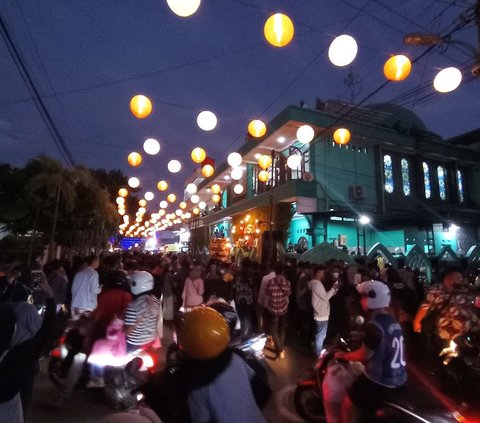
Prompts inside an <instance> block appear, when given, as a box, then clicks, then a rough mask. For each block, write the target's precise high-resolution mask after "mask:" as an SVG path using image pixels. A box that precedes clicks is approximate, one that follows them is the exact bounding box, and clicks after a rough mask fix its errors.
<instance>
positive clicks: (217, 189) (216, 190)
mask: <svg viewBox="0 0 480 423" xmlns="http://www.w3.org/2000/svg"><path fill="white" fill-rule="evenodd" d="M210 190H211V191H212V192H213V193H214V194H220V191H221V190H222V189H221V188H220V185H218V184H213V185H212V188H210Z"/></svg>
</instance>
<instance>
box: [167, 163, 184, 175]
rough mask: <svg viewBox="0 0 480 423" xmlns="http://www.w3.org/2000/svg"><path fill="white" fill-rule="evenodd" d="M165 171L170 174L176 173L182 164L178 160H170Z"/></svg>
mask: <svg viewBox="0 0 480 423" xmlns="http://www.w3.org/2000/svg"><path fill="white" fill-rule="evenodd" d="M167 169H168V171H169V172H170V173H178V172H180V170H182V164H181V163H180V162H179V161H178V160H170V161H169V162H168V164H167Z"/></svg>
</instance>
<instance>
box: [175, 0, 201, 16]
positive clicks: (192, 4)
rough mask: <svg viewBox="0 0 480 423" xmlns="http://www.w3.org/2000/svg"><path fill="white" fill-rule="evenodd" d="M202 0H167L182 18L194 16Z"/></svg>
mask: <svg viewBox="0 0 480 423" xmlns="http://www.w3.org/2000/svg"><path fill="white" fill-rule="evenodd" d="M200 3H201V0H167V4H168V7H169V8H170V10H171V11H172V12H173V13H175V15H177V16H180V17H182V18H187V17H189V16H192V15H193V14H194V13H195V12H196V11H197V10H198V8H199V7H200Z"/></svg>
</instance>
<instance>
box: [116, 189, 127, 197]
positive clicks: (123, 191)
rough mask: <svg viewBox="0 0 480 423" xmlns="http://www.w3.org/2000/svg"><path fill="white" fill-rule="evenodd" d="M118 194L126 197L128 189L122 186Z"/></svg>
mask: <svg viewBox="0 0 480 423" xmlns="http://www.w3.org/2000/svg"><path fill="white" fill-rule="evenodd" d="M118 195H119V196H120V197H126V196H127V195H128V190H126V189H125V188H120V189H119V190H118Z"/></svg>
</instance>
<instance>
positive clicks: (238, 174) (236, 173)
mask: <svg viewBox="0 0 480 423" xmlns="http://www.w3.org/2000/svg"><path fill="white" fill-rule="evenodd" d="M230 176H231V177H232V179H233V180H234V181H239V180H240V179H242V177H243V170H242V168H241V167H236V168H234V169H232V171H231V172H230Z"/></svg>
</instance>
